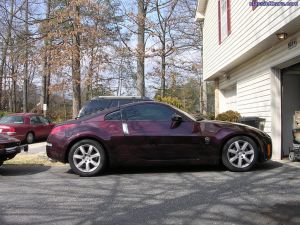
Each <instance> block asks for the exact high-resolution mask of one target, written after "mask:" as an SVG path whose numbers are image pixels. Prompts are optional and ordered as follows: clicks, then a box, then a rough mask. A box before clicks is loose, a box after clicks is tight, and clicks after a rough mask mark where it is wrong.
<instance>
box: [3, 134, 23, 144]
mask: <svg viewBox="0 0 300 225" xmlns="http://www.w3.org/2000/svg"><path fill="white" fill-rule="evenodd" d="M19 141H20V140H19V139H17V138H14V137H10V136H8V135H5V134H0V144H3V143H8V142H19Z"/></svg>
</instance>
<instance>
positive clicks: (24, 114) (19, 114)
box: [8, 113, 42, 116]
mask: <svg viewBox="0 0 300 225" xmlns="http://www.w3.org/2000/svg"><path fill="white" fill-rule="evenodd" d="M8 116H42V115H41V114H38V113H12V114H9V115H8Z"/></svg>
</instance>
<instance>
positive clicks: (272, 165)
mask: <svg viewBox="0 0 300 225" xmlns="http://www.w3.org/2000/svg"><path fill="white" fill-rule="evenodd" d="M282 166H283V163H281V162H276V161H272V160H270V161H267V162H264V163H259V164H257V165H256V166H255V167H254V168H253V169H252V171H260V170H273V169H277V168H279V167H282Z"/></svg>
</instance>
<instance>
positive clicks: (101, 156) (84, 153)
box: [68, 139, 106, 177]
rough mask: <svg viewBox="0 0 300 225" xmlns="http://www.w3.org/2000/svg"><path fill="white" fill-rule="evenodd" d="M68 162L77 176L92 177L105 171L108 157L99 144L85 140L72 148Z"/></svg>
mask: <svg viewBox="0 0 300 225" xmlns="http://www.w3.org/2000/svg"><path fill="white" fill-rule="evenodd" d="M68 160H69V163H70V166H71V168H72V170H73V171H74V172H75V173H76V174H78V175H80V176H84V177H90V176H94V175H96V174H98V173H100V172H102V171H103V170H104V167H105V163H106V155H105V152H104V150H103V148H102V146H101V145H100V144H99V143H98V142H96V141H93V140H88V139H85V140H81V141H79V142H77V143H76V144H74V145H73V146H72V148H71V150H70V153H69V157H68Z"/></svg>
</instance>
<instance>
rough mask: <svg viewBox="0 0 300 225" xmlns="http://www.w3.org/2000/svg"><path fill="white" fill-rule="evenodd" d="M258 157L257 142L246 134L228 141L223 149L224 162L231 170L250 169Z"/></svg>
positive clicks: (241, 170)
mask: <svg viewBox="0 0 300 225" xmlns="http://www.w3.org/2000/svg"><path fill="white" fill-rule="evenodd" d="M257 158H258V148H257V145H256V144H255V142H254V141H253V140H252V139H251V138H249V137H246V136H238V137H234V138H232V139H230V140H229V141H227V143H226V144H225V146H224V147H223V151H222V162H223V164H224V166H226V167H227V168H228V169H229V170H231V171H234V172H243V171H248V170H250V169H251V168H252V167H253V166H254V165H255V164H256V163H257Z"/></svg>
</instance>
